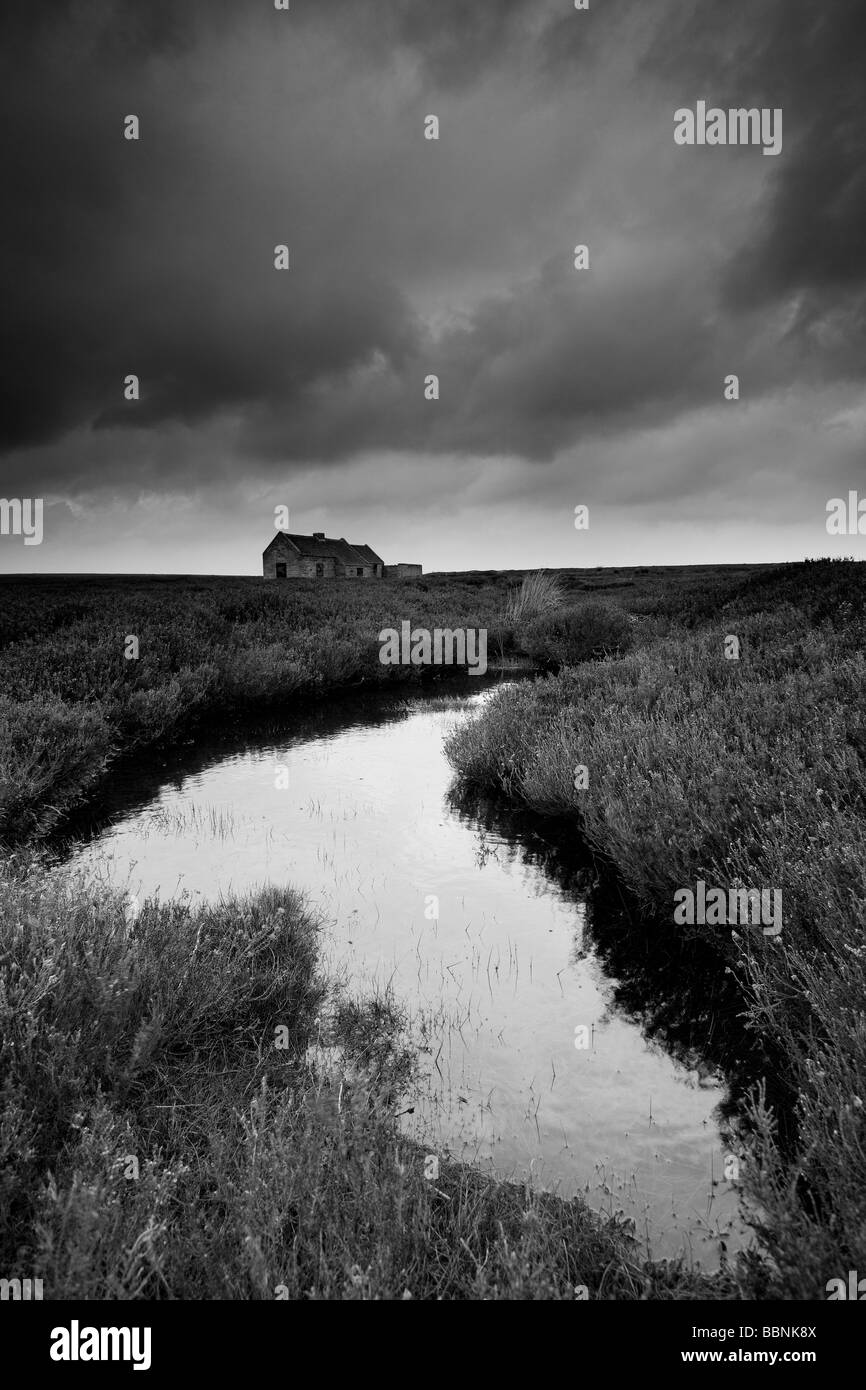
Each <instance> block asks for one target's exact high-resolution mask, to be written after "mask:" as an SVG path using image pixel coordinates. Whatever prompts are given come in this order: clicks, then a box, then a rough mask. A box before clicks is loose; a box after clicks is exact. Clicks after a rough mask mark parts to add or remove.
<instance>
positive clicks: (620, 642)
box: [516, 600, 632, 671]
mask: <svg viewBox="0 0 866 1390" xmlns="http://www.w3.org/2000/svg"><path fill="white" fill-rule="evenodd" d="M516 640H517V643H518V645H519V646H520V648H521V650H522V651H524V652H526V653H527V655H528V656H531V657H532V659H533V661H534V662H535V663H536V665H538V666H540V667H542V668H543V669H546V670H552V671H558V670H559V669H560V667H562V666H574V665H577V664H578V663H579V662H581V661H596V660H599V659H600V658H602V657H607V656H622V654H623V653H624V652H625V651H626V650H627V649H628V647H629V646H630V645H631V641H632V624H631V622H630V621H629V617H628V614H627V613H625V612H624V611H623V610H622V609H621V608H618V607H617V606H616V604H613V603H605V602H603V601H601V600H593V601H591V602H588V603H580V604H575V605H574V607H571V608H564V609H561V610H559V611H557V612H554V613H552V614H551V613H547V614H544V615H543V616H540V617H536V618H533V619H531V620H530V621H529V622H526V623H523V624H521V625H519V626H518V629H517V633H516Z"/></svg>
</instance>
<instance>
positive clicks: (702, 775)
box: [449, 561, 866, 1298]
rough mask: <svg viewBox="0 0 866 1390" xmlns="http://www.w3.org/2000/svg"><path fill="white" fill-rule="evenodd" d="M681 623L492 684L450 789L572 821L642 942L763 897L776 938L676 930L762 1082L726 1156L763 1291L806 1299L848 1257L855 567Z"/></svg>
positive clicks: (752, 581)
mask: <svg viewBox="0 0 866 1390" xmlns="http://www.w3.org/2000/svg"><path fill="white" fill-rule="evenodd" d="M698 613H699V604H698V603H697V602H696V601H692V602H690V603H689V605H688V618H689V621H688V622H686V623H682V624H678V623H676V622H672V623H668V621H667V618H666V616H665V615H662V620H661V621H660V620H658V619H654V618H653V617H652V616H651V615H650V616H648V618H647V619H645V620H644V619H641V620H639V622H638V624H637V625H636V636H635V645H634V646H633V647H632V648H631V650H629V651H628V652H627V653H626V654H625V655H623V656H622V657H620V658H618V659H617V658H613V659H607V660H602V661H596V662H591V663H581V664H574V665H567V666H565V667H564V669H563V670H562V671H561V672H560V674H559V675H557V676H555V677H548V678H546V679H543V680H541V681H538V682H535V683H534V684H532V685H521V686H518V687H516V688H512V689H507V690H504V691H502V692H500V693H499V694H498V695H497V696H496V697H495V698H494V699H493V700H492V701H491V703H490V704H489V706H488V707H487V708H486V709H485V711H484V713H483V715H482V716H481V717H480V718H478V719H477V720H474V721H472V722H471V723H467V724H466V725H465V726H464V727H463V728H462V729H461V730H459V731H458V732H457V733H456V734H455V735H454V737H453V738H452V740H451V743H450V748H449V752H450V756H451V759H452V761H453V763H454V765H455V767H456V769H457V771H458V773H459V775H460V778H461V781H462V782H463V784H464V785H466V786H469V787H475V788H477V789H479V790H482V791H487V792H493V791H498V792H500V793H502V794H504V795H505V796H507V797H508V798H509V799H511V800H513V801H515V802H516V803H518V804H522V805H524V806H526V807H528V808H531V809H532V810H533V811H535V812H539V813H541V814H545V815H549V816H555V817H559V818H565V819H567V820H570V821H571V822H572V823H573V824H575V825H576V826H578V827H579V830H580V833H581V835H582V836H583V837H584V838H585V839H586V840H587V841H588V842H589V843H590V844H591V845H592V846H593V848H594V849H595V850H596V852H597V853H598V854H599V855H600V856H603V858H604V859H605V860H606V861H607V862H608V863H609V864H611V865H612V866H613V867H614V868H615V870H616V873H617V876H618V878H619V880H620V882H621V883H622V884H623V885H624V886H625V887H626V888H627V889H628V890H629V892H630V895H631V897H632V900H633V902H634V904H635V906H636V910H637V911H638V912H639V913H640V914H642V915H643V917H644V919H645V922H646V923H647V924H648V925H650V927H651V924H652V922H653V921H656V922H658V923H659V930H660V932H662V931H664V932H666V933H667V934H668V935H669V934H670V930H671V923H672V921H673V907H674V893H675V891H676V890H677V889H679V888H684V887H691V888H694V886H695V884H696V883H697V881H698V880H699V879H701V880H703V881H704V882H705V883H706V884H708V885H718V886H721V887H723V888H724V889H725V890H727V889H728V887H730V886H733V885H737V884H739V885H743V886H745V887H758V888H770V889H777V890H781V892H782V896H783V917H784V927H783V933H782V935H781V936H780V937H778V938H775V939H770V938H768V937H765V936H764V935H763V933H762V932H761V931H760V930H759V929H757V930H756V929H755V928H754V927H750V926H746V927H743V928H742V929H741V930H740V931H739V932H737V933H736V934H735V933H733V932H732V931H731V929H730V927H721V926H712V925H707V926H700V925H695V926H692V927H688V926H681V927H678V928H677V930H678V931H679V932H680V933H682V940H683V945H684V948H686V947H687V946H688V944H689V940H690V938H692V939H693V938H698V939H699V940H700V942H701V944H702V946H703V947H704V948H708V949H709V950H710V952H711V953H712V954H713V956H714V957H715V960H716V962H717V972H718V974H719V976H721V975H722V973H723V972H726V971H727V972H730V975H731V977H732V978H733V981H734V983H735V986H736V989H737V991H738V993H739V999H740V1010H739V1012H740V1014H741V1016H742V1020H743V1022H744V1025H745V1028H746V1032H747V1035H748V1037H749V1038H750V1039H751V1042H752V1045H753V1048H754V1051H755V1053H756V1054H757V1055H759V1056H761V1057H763V1058H765V1059H766V1060H767V1061H768V1062H769V1064H770V1065H771V1066H772V1069H773V1070H772V1073H771V1076H770V1078H769V1080H770V1082H771V1089H772V1092H773V1095H774V1097H775V1099H776V1101H777V1102H778V1103H777V1104H776V1105H770V1104H768V1096H767V1089H766V1087H765V1088H764V1094H763V1095H762V1094H761V1093H760V1090H756V1092H755V1094H754V1096H753V1099H752V1104H751V1106H750V1115H749V1119H750V1126H749V1129H748V1135H747V1139H746V1142H745V1152H744V1155H743V1177H744V1183H745V1186H746V1189H747V1191H748V1192H749V1194H750V1196H751V1198H752V1199H753V1203H754V1207H755V1209H756V1210H757V1209H760V1210H761V1211H762V1220H761V1230H762V1237H763V1242H764V1250H765V1252H767V1253H769V1255H770V1256H771V1257H772V1263H771V1264H769V1265H768V1266H767V1270H768V1277H769V1287H770V1288H771V1289H772V1291H773V1293H774V1294H775V1295H776V1296H780V1297H786V1298H821V1297H825V1296H826V1295H825V1292H824V1290H825V1288H826V1283H827V1281H828V1280H829V1279H830V1278H834V1277H838V1276H839V1274H840V1271H844V1270H847V1269H856V1268H858V1267H862V1266H864V1265H866V1115H864V1101H866V1096H864V1092H866V815H864V813H866V702H864V699H863V690H864V676H866V656H864V647H866V566H864V565H862V564H855V563H854V562H853V561H851V562H847V561H838V562H829V561H822V562H813V563H806V564H803V565H799V566H788V567H785V568H784V569H780V570H779V571H777V572H776V573H774V574H770V573H765V574H761V575H758V576H756V577H752V578H749V579H747V580H746V581H745V582H740V583H738V584H736V585H735V586H734V587H733V588H731V589H730V590H729V591H728V592H727V593H725V592H722V593H720V594H717V596H716V603H715V611H713V605H712V604H709V606H708V609H707V610H706V616H705V617H704V618H703V620H702V621H697V620H696V619H697V615H698ZM731 635H735V636H737V637H738V639H739V642H740V656H739V660H728V659H726V658H725V639H726V637H728V636H731ZM578 766H584V767H586V768H587V769H588V771H589V784H588V786H587V787H586V789H585V790H584V789H581V790H576V789H575V769H576V768H577V767H578Z"/></svg>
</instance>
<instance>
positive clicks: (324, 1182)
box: [0, 562, 866, 1299]
mask: <svg viewBox="0 0 866 1390" xmlns="http://www.w3.org/2000/svg"><path fill="white" fill-rule="evenodd" d="M863 568H864V567H863V566H855V565H853V563H847V562H837V563H833V564H830V563H829V562H819V563H815V564H806V565H802V566H790V567H785V568H782V569H778V570H767V569H764V570H759V569H758V568H757V567H756V568H755V569H754V570H753V571H749V570H748V569H747V568H746V567H730V568H726V569H715V570H714V569H712V568H710V567H706V568H703V567H700V568H696V569H689V570H685V569H679V570H677V569H668V570H648V571H647V570H644V571H639V570H628V571H626V570H621V571H615V570H614V571H571V572H560V574H559V575H558V576H556V586H555V589H556V592H554V593H553V594H551V593H550V592H548V595H547V599H548V606H547V608H546V609H545V608H544V603H545V600H544V598H543V594H542V593H541V591H542V590H543V589H544V585H541V586H540V589H539V586H538V585H537V584H534V585H533V584H528V586H527V590H528V592H529V593H530V598H531V599H532V602H529V601H527V602H524V601H523V599H522V597H521V596H522V594H523V588H522V585H521V581H522V579H523V576H521V575H502V574H494V575H484V574H467V575H458V576H436V575H433V576H429V577H425V578H424V579H423V580H421V581H419V582H417V583H415V582H409V583H400V584H390V583H386V584H382V585H375V586H374V585H370V586H363V587H362V586H360V585H359V586H354V585H344V584H331V585H328V586H326V587H324V588H322V587H318V588H317V587H316V586H315V585H314V584H297V585H296V584H291V585H290V584H286V585H280V584H264V583H263V581H261V580H244V579H239V580H222V579H203V580H197V579H180V578H177V579H165V580H162V579H138V578H130V579H123V578H118V579H96V578H94V579H81V580H79V579H75V580H69V579H50V578H48V579H36V580H9V579H7V580H5V581H3V582H2V583H0V600H2V601H0V837H2V839H3V840H5V843H6V850H5V854H4V858H3V861H2V868H0V1014H2V1017H0V1036H2V1044H0V1087H2V1105H3V1114H2V1123H0V1267H2V1268H3V1270H4V1272H5V1273H6V1275H7V1276H8V1277H12V1276H14V1275H19V1276H22V1277H24V1276H36V1277H42V1278H43V1279H44V1280H45V1284H46V1296H47V1297H51V1298H59V1297H69V1296H75V1297H90V1298H226V1297H238V1298H258V1297H264V1298H274V1297H276V1296H288V1297H292V1298H295V1297H311V1298H371V1297H372V1298H375V1297H384V1298H403V1297H407V1296H411V1297H414V1298H419V1297H434V1298H435V1297H443V1298H500V1297H501V1298H545V1299H548V1298H574V1297H575V1287H576V1286H577V1287H579V1286H582V1285H583V1286H586V1288H587V1290H588V1293H589V1296H590V1297H601V1298H622V1299H628V1298H641V1297H644V1298H645V1297H651V1298H671V1297H675V1298H700V1297H707V1296H712V1297H728V1298H736V1297H742V1296H747V1297H748V1296H767V1295H771V1296H772V1295H776V1296H781V1297H787V1298H804V1297H805V1298H809V1297H823V1296H824V1293H823V1286H824V1283H825V1282H826V1279H827V1278H829V1277H833V1276H835V1275H838V1274H840V1273H842V1274H844V1273H845V1272H846V1271H847V1270H848V1269H849V1268H858V1267H860V1268H863V1267H866V1196H864V1193H866V1183H864V1166H866V1162H864V1153H866V1132H864V1118H863V1102H864V1100H866V1096H864V1086H866V1024H864V1019H866V1012H864V997H866V990H864V984H866V979H864V973H866V933H864V926H866V921H864V902H866V892H864V888H866V883H864V874H866V855H864V849H866V843H864V828H863V827H864V820H863V810H864V805H863V802H864V789H866V783H864V755H866V745H864V720H866V716H864V709H863V701H862V689H863V674H864V672H863V665H864V656H863V639H864V594H866V586H864V582H863V575H862V570H863ZM549 587H550V586H549V585H548V589H549ZM540 595H541V596H540ZM539 603H540V604H541V607H540V608H539ZM533 604H534V607H533ZM586 604H589V605H590V606H591V607H590V608H589V609H587V608H583V609H582V605H586ZM580 611H583V613H584V635H583V637H581V627H580V621H579V618H578V617H577V616H574V615H575V614H579V612H580ZM569 613H571V614H572V616H570V617H569V616H565V615H566V614H569ZM557 614H559V616H557ZM405 618H408V619H410V620H411V621H412V622H413V624H415V625H420V626H427V627H430V628H433V627H436V626H440V627H451V628H453V627H457V626H465V627H487V628H488V629H489V631H490V634H491V659H492V656H493V654H494V651H493V648H494V645H495V644H494V635H495V636H496V638H497V639H498V647H499V649H500V650H501V651H502V652H503V653H505V654H506V656H508V655H509V654H511V653H515V652H521V651H522V652H529V653H530V654H532V655H533V656H534V658H535V659H536V660H537V661H539V662H540V663H541V664H545V665H549V666H551V667H555V668H559V674H558V675H556V676H550V677H545V678H543V679H542V680H540V681H538V682H535V683H533V684H531V685H529V684H523V685H521V686H518V687H516V688H514V689H512V690H507V691H503V692H501V693H500V694H499V695H498V696H497V697H496V698H495V699H494V701H493V702H492V703H491V705H490V707H489V709H488V710H487V712H486V713H485V714H484V715H483V716H482V717H481V718H480V719H478V720H476V721H474V722H472V723H470V724H467V726H466V727H465V729H464V730H463V731H462V732H460V733H459V734H458V735H457V736H456V737H455V739H454V741H453V744H452V750H451V751H452V757H453V760H454V762H455V765H456V767H457V768H458V770H459V772H460V774H461V777H462V779H463V781H464V783H465V784H466V785H467V786H472V787H475V788H477V789H481V790H485V791H492V792H495V793H496V794H497V795H500V796H507V797H508V798H510V799H511V800H512V801H514V802H515V803H516V804H517V805H523V806H527V807H531V808H533V810H534V811H536V812H539V813H541V814H543V815H547V816H556V817H558V818H559V819H560V820H563V819H564V821H565V823H566V824H568V823H569V822H571V823H572V824H578V825H579V826H580V829H581V832H582V834H584V835H585V836H586V837H587V838H588V840H589V841H590V843H591V844H592V845H593V846H594V848H595V849H596V851H597V853H598V854H599V855H600V856H602V857H603V858H604V860H605V861H606V862H607V863H608V864H610V865H611V866H613V867H615V870H616V873H617V876H618V880H619V882H621V884H622V886H623V890H624V891H625V892H627V894H628V896H629V900H630V901H631V902H633V903H634V905H635V911H636V912H637V913H642V914H643V916H644V919H645V924H649V925H650V927H651V923H652V919H653V915H654V914H655V915H656V916H661V917H666V918H669V917H670V901H671V895H672V892H673V889H674V887H676V886H687V885H689V884H693V883H694V882H695V879H696V878H697V877H703V878H704V879H705V880H706V881H708V882H712V881H716V882H720V883H727V882H729V881H730V880H731V879H733V878H734V877H739V878H741V879H742V881H743V882H744V883H746V884H758V885H776V886H779V887H781V888H782V889H783V891H784V903H785V929H784V934H783V937H782V938H781V941H780V943H779V944H768V943H767V942H765V940H764V939H763V938H762V937H760V935H759V936H757V937H756V938H755V939H754V940H741V941H740V942H739V943H738V942H736V941H734V940H733V939H732V938H731V936H730V933H724V932H723V931H720V929H718V928H715V929H713V928H705V929H701V928H694V929H691V930H692V931H693V932H694V933H695V934H696V935H698V934H701V933H703V939H702V940H701V941H700V942H699V943H698V945H699V946H700V949H701V950H702V951H704V953H705V955H706V956H707V958H708V959H709V960H710V961H711V962H713V961H714V962H716V966H717V969H718V972H719V974H720V975H722V974H723V973H724V971H725V970H726V969H727V970H730V971H731V972H732V977H733V981H734V986H733V987H734V989H735V990H736V992H737V995H738V996H739V998H740V1000H741V1013H742V1015H743V1020H742V1022H743V1023H744V1025H745V1027H746V1028H747V1029H748V1030H750V1031H751V1034H752V1036H753V1037H754V1039H755V1040H756V1052H757V1053H758V1055H760V1056H762V1057H764V1056H766V1057H770V1058H772V1060H773V1066H774V1068H776V1069H777V1070H778V1073H779V1078H780V1089H781V1091H782V1092H783V1093H784V1096H785V1098H786V1104H787V1106H788V1107H789V1109H790V1115H791V1122H790V1124H789V1125H788V1127H787V1130H786V1132H785V1135H784V1142H781V1139H780V1128H781V1127H780V1122H779V1115H778V1113H777V1112H776V1111H775V1110H774V1109H773V1108H772V1107H771V1105H770V1104H769V1101H768V1099H767V1097H766V1096H765V1097H764V1098H763V1099H762V1098H761V1096H756V1098H755V1101H754V1103H753V1107H752V1116H751V1130H750V1134H749V1140H748V1152H746V1153H744V1156H743V1157H744V1177H745V1181H746V1184H747V1187H748V1190H749V1192H750V1193H751V1195H752V1196H753V1198H754V1199H755V1200H756V1202H758V1203H760V1206H761V1209H762V1213H763V1216H762V1221H763V1241H764V1247H763V1248H764V1257H763V1258H762V1259H761V1260H755V1259H749V1260H743V1261H741V1262H740V1263H739V1264H738V1265H737V1267H736V1268H735V1269H728V1270H723V1271H722V1273H721V1274H719V1275H717V1276H714V1277H713V1278H707V1277H705V1276H703V1275H701V1273H700V1272H699V1271H697V1272H696V1271H692V1270H689V1269H688V1268H687V1267H685V1266H684V1265H682V1264H673V1265H667V1264H662V1265H652V1264H649V1263H648V1262H646V1261H645V1260H644V1259H643V1258H642V1257H641V1256H640V1253H639V1247H638V1246H637V1245H636V1243H635V1242H634V1240H633V1233H632V1231H631V1230H630V1229H629V1227H628V1225H627V1223H620V1222H616V1221H602V1220H601V1219H599V1218H597V1217H595V1216H594V1215H592V1214H591V1213H590V1212H589V1211H588V1209H587V1208H586V1207H585V1206H584V1205H583V1204H582V1203H581V1202H579V1201H574V1202H564V1201H562V1200H560V1199H558V1198H555V1197H552V1196H547V1195H544V1194H538V1193H536V1192H534V1191H532V1190H531V1189H529V1188H526V1187H523V1186H519V1185H513V1184H506V1183H497V1182H494V1181H492V1180H490V1179H488V1178H483V1177H481V1176H480V1175H478V1174H476V1173H474V1172H472V1171H471V1170H470V1169H467V1168H464V1167H462V1166H460V1165H458V1164H450V1163H446V1162H443V1164H442V1168H441V1172H440V1177H439V1179H438V1180H437V1181H436V1182H435V1183H431V1182H430V1181H428V1180H427V1179H425V1177H424V1163H423V1159H424V1156H423V1154H422V1153H420V1152H419V1151H417V1150H416V1149H415V1148H414V1147H413V1146H412V1145H411V1144H409V1143H408V1142H407V1141H406V1140H405V1139H404V1138H403V1137H402V1136H401V1135H400V1133H399V1129H398V1127H397V1124H396V1121H395V1111H396V1109H397V1108H398V1102H399V1098H400V1097H401V1096H402V1095H403V1094H405V1093H406V1092H407V1090H409V1091H411V1086H412V1083H413V1073H414V1066H413V1060H412V1052H411V1049H410V1047H409V1045H408V1043H407V1039H406V1036H405V1030H404V1020H403V1019H402V1017H401V1015H400V1011H399V1008H398V1007H397V1006H396V1005H395V1003H394V1001H393V1000H392V999H390V998H387V997H375V998H372V999H364V1000H356V999H349V998H346V997H345V996H344V995H343V994H342V993H341V991H340V990H339V989H337V988H336V987H335V986H334V985H333V983H332V982H329V981H327V980H325V979H324V978H323V977H322V976H321V974H320V971H319V965H318V953H317V929H316V924H315V921H314V920H313V919H312V918H311V916H310V913H309V910H308V909H307V908H306V907H305V905H304V904H303V903H302V902H301V901H300V900H299V899H298V898H297V896H296V895H295V894H293V893H291V892H289V891H285V890H280V891H276V890H269V891H266V892H265V893H262V894H260V895H259V896H257V897H255V898H252V899H249V900H243V901H231V902H226V903H222V904H220V905H219V906H218V907H213V908H196V909H193V908H191V907H188V906H186V905H184V904H177V903H174V904H168V905H160V904H156V903H146V904H145V905H144V907H143V908H142V910H141V911H140V913H136V914H134V915H133V914H132V913H131V912H130V909H129V906H128V904H127V903H126V902H125V901H124V900H123V898H122V897H120V896H119V895H116V894H113V893H111V892H110V891H108V890H106V889H105V888H104V887H97V886H93V885H88V884H86V883H83V882H79V881H77V880H75V879H71V878H70V877H69V876H68V875H65V874H63V873H62V872H59V871H58V870H57V869H54V868H52V867H51V866H50V864H49V863H48V861H47V860H46V858H45V855H44V852H43V850H42V848H40V846H41V844H42V841H43V837H44V834H45V832H46V831H47V830H48V829H49V828H50V827H51V826H52V824H56V823H57V822H58V821H59V820H61V819H62V816H63V814H64V812H65V811H67V810H69V809H71V808H72V807H74V806H76V805H79V804H81V803H82V802H84V801H85V800H86V799H87V798H88V797H89V796H90V795H91V794H92V793H93V792H94V791H95V789H96V788H97V787H98V786H99V783H100V782H101V781H102V780H103V779H104V777H105V775H106V773H107V771H108V770H109V769H110V767H111V765H112V763H113V762H114V761H115V760H116V759H117V758H119V757H121V756H122V755H123V753H125V752H126V751H127V750H128V749H130V748H134V747H137V748H141V747H144V746H147V745H154V744H157V743H170V742H171V741H172V740H173V739H176V738H178V737H180V736H181V735H183V734H185V733H186V734H188V732H189V730H190V729H194V728H195V726H196V724H197V723H198V722H200V721H202V720H205V719H208V718H213V717H217V716H219V717H220V718H229V719H231V718H239V717H243V716H244V715H245V714H246V713H248V712H250V711H252V710H254V709H260V708H265V709H266V708H268V707H271V708H275V707H279V708H283V707H286V706H289V705H290V704H291V703H292V702H293V701H301V700H308V699H320V698H323V697H325V696H326V695H327V694H328V693H329V692H334V691H337V690H340V689H344V688H346V687H348V686H353V685H357V684H369V685H374V684H376V683H384V682H389V681H393V680H395V679H402V680H407V679H418V678H419V676H420V674H421V673H419V672H418V671H417V670H413V669H412V668H409V669H405V668H391V667H383V666H381V665H380V664H379V662H378V650H379V644H378V641H377V634H378V632H379V630H380V629H381V628H382V627H399V624H400V622H401V621H402V620H403V619H405ZM590 618H591V620H592V622H593V623H594V624H596V626H595V627H594V628H593V632H592V634H590V632H589V622H590ZM728 633H736V634H739V636H740V638H741V655H740V660H739V661H738V662H731V661H726V660H725V659H724V656H723V640H724V637H725V635H726V634H728ZM128 635H135V636H137V637H138V639H139V651H140V655H139V659H138V660H132V661H127V660H126V659H125V657H124V645H125V638H126V637H127V636H128ZM590 637H591V639H592V640H590ZM602 653H606V655H604V656H603V657H602V659H598V658H599V657H600V656H601V654H602ZM615 653H618V654H615ZM587 658H591V659H587ZM576 763H583V764H586V765H587V766H588V767H589V769H590V785H589V788H588V789H587V791H585V792H581V793H576V792H575V790H574V787H573V769H574V766H575V764H576ZM683 930H688V929H683ZM277 1037H279V1040H280V1045H279V1046H278V1045H277V1041H276V1039H277ZM777 1089H778V1088H777ZM133 1159H134V1160H135V1163H132V1162H131V1160H133ZM136 1167H137V1172H138V1176H133V1175H132V1173H133V1170H134V1169H136Z"/></svg>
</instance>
